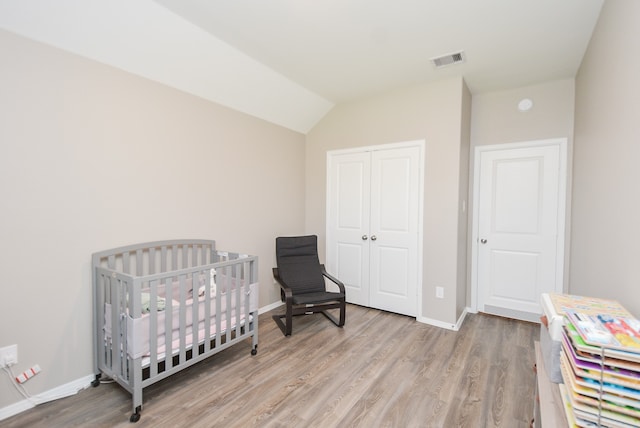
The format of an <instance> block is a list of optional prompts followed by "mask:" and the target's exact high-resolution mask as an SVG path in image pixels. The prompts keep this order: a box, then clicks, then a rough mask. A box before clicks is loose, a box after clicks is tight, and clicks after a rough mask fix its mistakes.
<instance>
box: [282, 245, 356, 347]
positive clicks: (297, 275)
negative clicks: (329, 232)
mask: <svg viewBox="0 0 640 428" xmlns="http://www.w3.org/2000/svg"><path fill="white" fill-rule="evenodd" d="M276 263H277V265H278V267H277V268H273V276H274V278H275V279H276V281H278V283H279V284H280V296H281V298H282V301H283V302H284V303H285V313H284V314H282V315H274V316H273V320H274V321H275V322H276V324H277V325H278V327H280V330H282V333H283V334H284V335H285V336H290V335H291V331H292V324H293V317H294V316H297V315H305V314H313V313H318V312H321V313H322V314H323V315H324V316H326V317H327V318H328V319H329V320H331V322H333V323H334V324H335V325H337V326H338V327H342V326H344V322H345V306H346V303H345V288H344V284H343V283H342V282H341V281H339V280H338V279H337V278H334V277H333V276H331V275H330V274H329V273H327V271H326V270H325V268H324V265H322V264H320V261H319V259H318V237H317V236H315V235H309V236H290V237H279V238H276ZM324 278H328V279H329V280H330V281H332V282H333V283H335V284H336V285H337V286H338V288H339V290H340V291H339V292H331V291H327V289H326V285H325V281H324ZM329 309H339V310H340V318H339V319H336V317H335V316H334V315H333V314H331V313H329V312H327V311H328V310H329ZM283 318H284V319H285V322H284V323H283V322H282V319H283Z"/></svg>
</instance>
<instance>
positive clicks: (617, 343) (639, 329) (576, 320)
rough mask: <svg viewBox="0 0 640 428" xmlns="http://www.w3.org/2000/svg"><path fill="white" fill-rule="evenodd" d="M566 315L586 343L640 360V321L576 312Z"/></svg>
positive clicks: (569, 312) (568, 312)
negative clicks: (619, 351)
mask: <svg viewBox="0 0 640 428" xmlns="http://www.w3.org/2000/svg"><path fill="white" fill-rule="evenodd" d="M565 314H566V316H567V319H568V321H569V322H570V323H571V324H573V326H574V327H575V329H576V331H577V332H578V333H579V334H580V337H582V339H583V340H584V341H585V343H587V344H589V345H592V346H599V347H602V348H606V349H617V350H621V351H625V352H627V353H630V354H636V358H640V321H638V320H637V319H635V318H623V317H614V316H612V315H608V314H599V315H589V314H585V313H581V312H575V311H567V312H565Z"/></svg>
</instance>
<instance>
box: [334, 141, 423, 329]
mask: <svg viewBox="0 0 640 428" xmlns="http://www.w3.org/2000/svg"><path fill="white" fill-rule="evenodd" d="M405 147H418V148H419V149H420V154H419V160H418V272H417V275H418V284H417V286H416V288H417V290H416V293H417V296H416V301H417V307H416V319H420V318H422V317H423V316H422V288H423V284H424V277H423V269H422V265H423V259H422V258H423V246H424V188H425V186H424V177H425V152H426V140H424V139H422V140H409V141H401V142H396V143H386V144H377V145H373V146H360V147H350V148H347V149H337V150H328V151H327V157H326V167H325V168H326V174H325V175H326V183H325V188H326V194H325V225H324V227H325V231H324V233H325V240H326V239H327V234H328V224H329V222H328V219H329V214H330V213H329V203H328V200H329V198H330V195H329V191H330V183H329V181H330V175H329V168H330V166H331V157H332V156H335V155H344V154H348V153H359V152H372V151H378V150H388V149H400V148H405ZM328 257H329V246H328V245H325V260H327V259H328Z"/></svg>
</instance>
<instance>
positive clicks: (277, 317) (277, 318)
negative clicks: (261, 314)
mask: <svg viewBox="0 0 640 428" xmlns="http://www.w3.org/2000/svg"><path fill="white" fill-rule="evenodd" d="M271 318H273V320H274V321H275V322H276V325H277V326H278V327H279V328H280V330H281V331H282V334H284V335H285V336H291V324H293V322H292V319H291V315H288V316H287V314H282V315H273V316H272V317H271ZM282 318H286V319H287V320H286V322H287V324H286V325H285V323H283V322H282Z"/></svg>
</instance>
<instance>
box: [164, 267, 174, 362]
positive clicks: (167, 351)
mask: <svg viewBox="0 0 640 428" xmlns="http://www.w3.org/2000/svg"><path fill="white" fill-rule="evenodd" d="M164 291H165V295H166V296H167V299H170V300H169V301H170V303H171V310H165V316H164V364H165V370H171V368H172V367H173V358H171V347H172V342H173V340H172V333H173V299H172V298H171V297H172V296H173V281H172V278H169V277H167V278H165V280H164Z"/></svg>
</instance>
